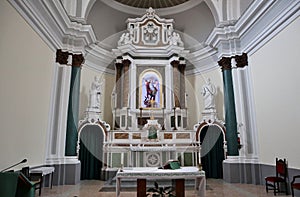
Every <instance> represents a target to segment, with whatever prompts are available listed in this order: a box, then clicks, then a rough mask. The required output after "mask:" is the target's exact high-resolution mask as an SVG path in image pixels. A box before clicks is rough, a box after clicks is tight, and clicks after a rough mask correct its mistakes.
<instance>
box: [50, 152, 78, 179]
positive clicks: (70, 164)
mask: <svg viewBox="0 0 300 197" xmlns="http://www.w3.org/2000/svg"><path fill="white" fill-rule="evenodd" d="M46 165H47V166H53V167H55V171H54V174H53V185H76V184H78V183H79V182H80V172H81V163H80V161H79V160H78V159H77V157H76V158H75V157H71V158H61V159H54V158H51V159H47V161H46Z"/></svg>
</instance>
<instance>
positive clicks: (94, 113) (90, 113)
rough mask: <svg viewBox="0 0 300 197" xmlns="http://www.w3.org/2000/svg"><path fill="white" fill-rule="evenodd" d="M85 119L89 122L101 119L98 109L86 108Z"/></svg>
mask: <svg viewBox="0 0 300 197" xmlns="http://www.w3.org/2000/svg"><path fill="white" fill-rule="evenodd" d="M85 113H86V119H88V120H89V121H90V122H94V121H98V120H100V119H101V117H100V114H101V111H100V109H99V108H90V107H89V108H87V109H86V111H85Z"/></svg>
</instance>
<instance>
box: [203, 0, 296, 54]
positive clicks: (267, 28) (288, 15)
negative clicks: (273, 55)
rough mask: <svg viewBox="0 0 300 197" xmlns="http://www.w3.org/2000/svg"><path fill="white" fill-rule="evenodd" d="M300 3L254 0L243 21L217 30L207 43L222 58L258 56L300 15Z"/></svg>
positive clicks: (290, 0)
mask: <svg viewBox="0 0 300 197" xmlns="http://www.w3.org/2000/svg"><path fill="white" fill-rule="evenodd" d="M299 8H300V1H298V0H296V1H295V0H286V1H277V0H269V1H253V3H252V4H251V6H250V7H249V8H248V9H247V10H246V11H245V13H244V14H243V15H242V16H241V17H240V18H239V20H238V21H236V22H235V21H233V23H229V24H227V25H225V26H222V27H216V28H214V30H213V31H212V33H211V34H210V35H209V37H208V38H207V40H206V42H205V44H206V45H208V46H211V47H213V48H216V49H219V50H218V57H219V58H220V57H223V56H234V55H236V54H241V53H242V52H247V53H248V54H249V53H250V52H251V53H254V52H255V51H256V50H258V49H259V48H260V47H261V46H263V45H264V44H265V43H266V42H267V41H268V40H270V39H271V38H273V37H274V36H275V35H276V34H277V33H278V32H279V31H281V30H282V29H283V28H284V27H286V26H287V25H288V24H290V22H291V21H292V20H294V19H295V18H296V17H298V16H299V15H300V14H299V13H300V11H299Z"/></svg>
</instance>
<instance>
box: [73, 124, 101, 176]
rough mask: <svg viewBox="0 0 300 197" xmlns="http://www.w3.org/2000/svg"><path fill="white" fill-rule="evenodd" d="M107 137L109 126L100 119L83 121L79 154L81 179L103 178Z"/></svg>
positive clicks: (80, 130)
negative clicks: (104, 148)
mask: <svg viewBox="0 0 300 197" xmlns="http://www.w3.org/2000/svg"><path fill="white" fill-rule="evenodd" d="M106 138H107V128H106V126H105V124H104V123H102V122H100V121H96V122H89V121H85V122H82V123H81V125H80V127H79V130H78V141H77V156H78V160H80V162H81V178H80V179H81V180H85V179H98V180H100V179H101V180H103V179H104V177H103V175H102V167H103V165H104V163H105V162H104V159H105V158H104V152H103V144H104V142H105V141H106Z"/></svg>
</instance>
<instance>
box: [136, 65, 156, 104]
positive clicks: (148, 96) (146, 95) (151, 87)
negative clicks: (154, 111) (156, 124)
mask: <svg viewBox="0 0 300 197" xmlns="http://www.w3.org/2000/svg"><path fill="white" fill-rule="evenodd" d="M160 86H161V78H160V76H159V74H158V73H157V72H155V71H153V70H148V71H146V72H143V73H142V74H141V78H140V87H141V93H140V103H141V107H143V108H161V88H160Z"/></svg>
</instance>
